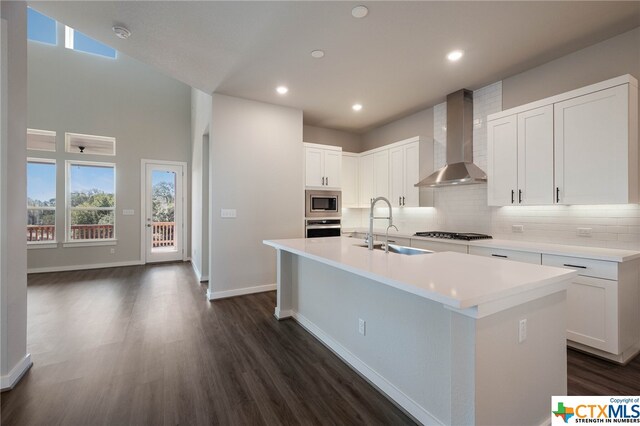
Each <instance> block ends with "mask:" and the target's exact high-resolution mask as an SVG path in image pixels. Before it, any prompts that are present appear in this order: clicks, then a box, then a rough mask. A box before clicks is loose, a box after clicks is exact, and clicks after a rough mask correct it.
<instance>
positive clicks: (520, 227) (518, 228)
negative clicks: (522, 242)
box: [511, 225, 524, 234]
mask: <svg viewBox="0 0 640 426" xmlns="http://www.w3.org/2000/svg"><path fill="white" fill-rule="evenodd" d="M511 232H515V233H518V234H522V233H523V232H524V226H523V225H511Z"/></svg>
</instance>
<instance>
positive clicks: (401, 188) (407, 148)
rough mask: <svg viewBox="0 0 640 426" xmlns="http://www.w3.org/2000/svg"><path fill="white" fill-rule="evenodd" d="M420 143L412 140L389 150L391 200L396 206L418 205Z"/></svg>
mask: <svg viewBox="0 0 640 426" xmlns="http://www.w3.org/2000/svg"><path fill="white" fill-rule="evenodd" d="M419 167H420V143H419V142H418V141H416V142H410V143H407V144H404V145H400V146H397V147H395V148H391V149H390V150H389V200H390V201H391V204H392V205H393V206H394V207H418V205H419V203H420V192H419V189H418V188H416V187H415V186H413V185H414V184H416V183H417V182H418V181H419V180H420V179H419V177H420V170H419Z"/></svg>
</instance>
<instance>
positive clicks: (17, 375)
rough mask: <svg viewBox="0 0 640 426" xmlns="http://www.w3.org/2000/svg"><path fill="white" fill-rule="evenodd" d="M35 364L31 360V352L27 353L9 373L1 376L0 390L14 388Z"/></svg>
mask: <svg viewBox="0 0 640 426" xmlns="http://www.w3.org/2000/svg"><path fill="white" fill-rule="evenodd" d="M32 365H33V362H31V354H26V355H25V356H24V358H22V360H20V362H19V363H17V364H16V366H15V367H13V368H12V369H11V371H10V372H9V374H7V375H6V376H1V377H0V391H7V390H11V389H13V387H14V386H15V385H17V384H18V382H19V381H20V379H21V378H22V376H24V373H26V372H27V370H28V369H29V368H31V366H32Z"/></svg>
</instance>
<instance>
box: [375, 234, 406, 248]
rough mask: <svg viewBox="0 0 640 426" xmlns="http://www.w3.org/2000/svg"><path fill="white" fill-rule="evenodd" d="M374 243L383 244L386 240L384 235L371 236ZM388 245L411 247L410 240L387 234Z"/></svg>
mask: <svg viewBox="0 0 640 426" xmlns="http://www.w3.org/2000/svg"><path fill="white" fill-rule="evenodd" d="M373 235H374V240H375V241H382V242H384V241H385V240H386V238H387V235H386V234H373ZM389 244H395V245H397V246H404V247H411V238H407V237H398V236H397V235H393V234H389Z"/></svg>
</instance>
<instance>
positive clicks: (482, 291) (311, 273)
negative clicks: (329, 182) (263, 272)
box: [264, 237, 576, 425]
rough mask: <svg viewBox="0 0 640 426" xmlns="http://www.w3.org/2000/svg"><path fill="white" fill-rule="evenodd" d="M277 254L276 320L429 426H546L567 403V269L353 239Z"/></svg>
mask: <svg viewBox="0 0 640 426" xmlns="http://www.w3.org/2000/svg"><path fill="white" fill-rule="evenodd" d="M264 243H265V244H267V245H269V246H272V247H274V248H275V249H276V250H277V263H278V265H277V290H278V294H277V306H276V310H275V315H276V317H277V318H278V319H284V318H293V319H295V320H296V321H297V322H298V323H300V324H301V325H302V326H303V327H305V328H306V329H307V330H308V331H309V332H311V333H312V334H313V335H314V336H316V337H317V338H318V339H319V340H320V341H322V342H323V343H324V344H325V345H326V346H328V347H329V348H330V349H332V350H333V351H334V352H335V353H336V354H337V355H338V356H340V357H341V358H342V359H343V360H344V361H345V362H347V363H348V364H350V365H351V366H352V367H353V368H354V369H355V370H357V371H358V372H360V374H362V375H363V376H364V377H366V378H367V379H368V380H369V381H370V382H371V383H373V384H374V385H375V386H376V387H378V388H379V389H380V390H381V391H382V392H384V393H385V394H386V395H387V396H389V397H390V398H391V399H392V400H394V401H395V402H396V403H397V404H398V405H400V406H401V407H403V408H404V409H405V410H406V412H407V413H409V414H410V415H411V416H413V417H414V418H415V419H416V420H418V421H419V422H421V423H423V424H455V425H466V424H492V425H499V424H505V425H506V424H523V425H524V424H532V425H539V424H545V423H548V422H549V416H550V410H549V408H550V404H551V396H552V395H564V394H566V387H567V381H566V349H565V348H566V340H565V339H566V337H565V321H566V320H565V310H566V288H567V284H568V282H569V280H571V279H572V278H573V277H574V276H575V274H576V273H575V272H574V271H570V270H567V269H561V268H554V267H546V266H539V265H530V264H524V263H518V262H510V261H500V260H497V259H491V258H484V257H479V256H470V255H465V254H461V253H453V252H442V253H431V254H422V255H415V256H408V255H403V254H396V253H385V252H384V251H381V250H368V249H367V248H365V247H361V242H360V241H358V240H354V239H351V238H344V237H333V238H313V239H290V240H273V241H265V242H264Z"/></svg>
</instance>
